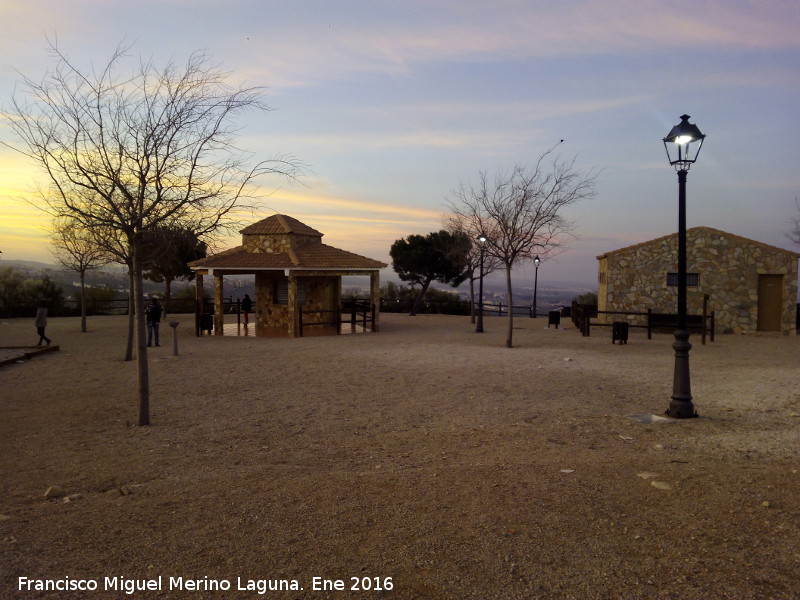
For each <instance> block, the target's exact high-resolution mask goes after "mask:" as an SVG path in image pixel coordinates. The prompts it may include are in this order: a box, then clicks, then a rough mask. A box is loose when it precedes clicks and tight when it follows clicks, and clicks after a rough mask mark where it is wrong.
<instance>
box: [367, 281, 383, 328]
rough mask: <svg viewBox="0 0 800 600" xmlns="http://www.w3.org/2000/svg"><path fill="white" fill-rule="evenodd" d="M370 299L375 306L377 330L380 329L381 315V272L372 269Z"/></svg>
mask: <svg viewBox="0 0 800 600" xmlns="http://www.w3.org/2000/svg"><path fill="white" fill-rule="evenodd" d="M369 301H370V302H371V303H372V305H373V306H374V307H375V331H380V316H381V273H380V271H372V273H370V275H369Z"/></svg>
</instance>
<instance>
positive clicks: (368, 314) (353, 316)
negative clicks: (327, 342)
mask: <svg viewBox="0 0 800 600" xmlns="http://www.w3.org/2000/svg"><path fill="white" fill-rule="evenodd" d="M312 315H314V316H316V319H314V320H308V317H310V316H312ZM325 315H332V318H331V319H330V320H327V321H324V320H320V319H323V318H325ZM342 315H347V319H342ZM299 321H300V323H299V333H300V337H303V329H304V328H306V327H314V326H321V325H335V326H336V333H341V332H342V325H343V324H345V323H347V322H349V323H350V332H351V333H356V330H357V327H356V325H357V324H360V325H361V328H362V331H363V332H364V333H366V332H368V331H375V305H374V304H370V303H369V301H367V300H349V301H345V302H343V303H342V306H340V307H339V308H338V309H333V310H314V309H309V310H302V309H301V310H300V319H299ZM367 325H369V327H367Z"/></svg>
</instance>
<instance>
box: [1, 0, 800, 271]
mask: <svg viewBox="0 0 800 600" xmlns="http://www.w3.org/2000/svg"><path fill="white" fill-rule="evenodd" d="M0 30H2V35H0V105H2V106H4V107H8V105H9V103H10V99H11V97H12V94H14V93H15V92H14V90H15V86H16V88H17V92H16V93H17V94H19V93H20V91H21V90H20V88H19V80H20V73H22V74H24V75H26V76H28V77H30V78H32V79H41V77H42V76H43V75H44V73H45V72H46V70H47V68H48V67H49V66H52V65H53V64H54V63H53V59H52V57H51V55H50V54H49V52H48V47H47V46H48V41H47V40H48V39H50V40H54V41H55V40H57V44H58V47H59V48H60V49H61V50H62V51H63V52H64V53H65V54H66V55H67V56H69V57H70V59H71V60H73V61H74V62H75V63H77V64H79V65H81V66H88V65H89V64H90V63H93V64H94V65H95V66H102V65H104V63H105V62H106V61H107V59H108V57H109V56H110V55H111V53H112V52H113V51H114V49H115V48H116V46H117V45H118V44H119V43H120V42H122V41H123V40H126V41H127V42H133V43H134V46H133V49H132V54H133V56H132V57H131V60H129V61H127V62H126V63H125V65H126V67H129V68H130V69H131V70H133V69H134V68H135V66H136V65H137V64H138V58H139V56H140V55H141V56H144V57H146V58H152V59H153V60H154V62H155V63H156V64H158V65H163V64H164V63H165V62H166V61H168V60H170V59H175V60H176V61H177V62H179V63H182V62H184V61H185V59H186V58H187V57H188V56H189V54H190V53H191V52H192V51H194V50H199V49H205V50H207V52H208V53H209V54H210V55H211V56H212V57H213V59H214V61H215V62H216V63H218V64H219V65H220V66H221V67H222V68H223V69H225V70H227V71H230V72H231V82H232V83H234V84H236V85H238V84H244V85H247V86H263V87H264V88H265V100H266V102H267V104H269V106H270V107H271V108H272V109H274V110H272V111H270V112H266V113H252V114H251V115H250V116H249V117H248V120H247V121H245V122H243V130H242V134H241V137H240V139H239V145H240V146H241V147H243V148H245V149H247V150H249V151H252V152H253V153H254V156H255V157H257V158H259V159H262V158H268V157H271V156H274V155H278V154H290V155H293V156H295V157H297V158H298V159H299V160H301V161H302V162H304V163H305V164H307V165H308V174H307V175H306V176H305V177H303V178H302V180H301V181H300V182H298V183H295V184H285V185H283V186H282V187H281V188H280V189H274V188H273V187H272V184H271V183H269V182H265V186H264V189H263V192H264V196H263V199H262V200H261V202H260V210H259V213H258V215H257V217H256V218H263V217H266V216H269V215H270V214H272V213H274V212H281V213H285V214H289V215H291V216H294V217H296V218H298V219H300V220H301V221H303V222H305V223H306V224H308V225H310V226H312V227H314V228H316V229H318V230H320V231H322V232H323V233H324V234H325V237H324V238H323V241H324V242H326V243H328V244H330V245H333V246H337V247H340V248H344V249H346V250H350V251H353V252H358V253H360V254H364V255H366V256H369V257H371V258H376V259H379V260H383V261H385V262H390V259H389V247H390V246H391V244H392V242H394V241H395V240H396V239H398V238H401V237H404V236H407V235H409V234H411V233H422V234H424V233H428V232H430V231H434V230H437V229H439V228H440V227H441V223H442V220H441V215H442V213H443V212H444V210H445V204H446V199H447V198H448V197H449V196H450V195H451V193H452V192H453V190H454V189H455V188H456V187H458V185H459V184H460V183H461V182H470V181H474V180H476V178H477V176H478V174H479V172H480V171H481V170H485V171H487V172H489V173H494V172H495V171H497V170H498V169H508V168H510V167H512V166H514V165H515V164H531V163H532V162H533V161H535V159H536V157H537V156H538V155H539V154H540V153H541V152H543V151H544V150H546V149H547V148H549V147H551V146H553V145H554V144H556V143H558V142H559V140H561V139H564V140H565V141H564V143H563V144H561V145H559V147H558V153H559V154H560V156H561V157H562V158H566V159H571V158H572V157H576V165H577V166H578V168H580V169H581V170H589V169H592V168H594V169H598V170H601V174H600V177H599V179H598V184H597V188H596V191H597V195H596V197H595V198H594V199H591V200H588V201H586V202H583V203H581V204H579V205H576V206H574V207H572V208H571V209H570V210H569V212H568V216H569V217H570V218H572V219H573V220H574V221H575V224H576V226H575V234H576V236H577V237H576V239H574V240H572V241H571V242H570V243H569V244H568V247H567V250H566V251H565V252H563V253H562V254H561V255H560V256H558V257H555V258H553V259H551V260H548V261H545V262H544V263H543V264H542V266H541V267H540V269H539V283H540V285H543V284H546V283H555V282H563V281H570V282H585V283H587V284H589V285H591V284H593V283H594V282H595V280H596V272H597V261H596V259H595V257H596V256H597V255H598V254H600V253H602V252H605V251H609V250H614V249H617V248H620V247H623V246H627V245H630V244H634V243H638V242H641V241H645V240H648V239H651V238H654V237H657V236H661V235H665V234H669V233H672V232H674V231H676V230H677V193H678V182H677V176H676V174H675V172H674V170H673V169H672V168H671V167H670V166H669V164H668V162H667V157H666V153H665V152H664V147H663V144H662V141H661V140H662V138H663V137H664V136H665V135H666V134H667V133H668V132H669V130H670V128H671V127H672V126H673V125H675V124H677V123H678V122H679V121H680V118H679V117H680V115H682V114H683V113H688V114H689V115H691V116H692V122H694V123H696V124H697V125H698V126H699V127H700V129H701V130H702V131H703V132H704V133H705V134H706V135H707V136H708V137H707V139H706V143H705V145H704V147H703V150H702V153H701V155H700V160H699V161H698V163H697V164H696V165H695V166H694V167H693V168H692V170H691V172H690V173H689V178H688V195H687V196H688V225H689V226H690V227H691V226H696V225H706V226H709V227H715V228H718V229H723V230H725V231H729V232H731V233H735V234H737V235H742V236H745V237H749V238H752V239H755V240H759V241H761V242H765V243H769V244H773V245H776V246H780V247H783V248H792V249H795V250H800V248H797V247H793V246H792V244H791V241H790V240H789V239H788V238H787V237H786V232H787V231H788V230H789V228H790V225H791V221H792V219H794V218H796V217H797V216H798V208H797V205H796V203H795V199H796V197H798V196H800V116H799V111H798V107H800V33H799V32H800V4H798V3H797V1H796V0H786V1H765V0H762V1H741V0H709V1H704V2H697V1H694V2H688V1H674V2H673V1H666V0H604V1H603V2H599V1H578V0H576V1H563V2H554V1H552V0H549V1H547V2H543V1H538V0H524V1H523V0H497V1H475V0H453V1H449V0H424V1H423V0H360V1H339V0H317V1H309V0H230V1H226V0H214V1H206V0H158V1H149V0H139V1H138V2H121V1H116V0H85V1H75V0H20V1H15V0H0ZM0 142H4V143H7V144H11V145H13V144H15V143H16V140H15V139H14V137H13V136H12V134H11V131H10V130H9V129H8V127H7V124H6V123H4V122H2V121H0ZM37 180H38V181H40V182H42V183H46V182H45V180H44V179H43V178H42V175H41V174H40V173H38V172H37V171H36V169H35V167H34V166H33V165H32V164H31V163H30V162H28V161H27V159H25V158H24V157H22V156H21V155H19V154H18V153H15V152H14V151H13V150H11V149H9V148H7V147H0V250H2V255H0V256H2V260H4V261H5V260H9V259H27V260H39V261H45V262H51V257H50V254H49V250H48V241H47V236H46V233H45V231H44V226H45V225H47V222H48V218H47V217H46V215H44V213H42V212H40V211H38V210H37V209H36V208H35V207H34V206H32V205H31V204H30V203H29V202H26V201H25V200H24V199H25V198H28V200H30V201H33V202H34V203H35V196H33V195H32V194H31V192H32V190H33V189H34V188H35V184H36V181H37ZM237 243H238V239H237V238H232V239H231V240H230V244H229V245H231V246H232V245H236V244H237ZM0 264H2V263H0ZM532 274H533V267H532V266H526V267H524V268H520V269H519V270H518V272H517V275H516V278H517V281H515V284H517V285H526V280H527V279H530V278H532Z"/></svg>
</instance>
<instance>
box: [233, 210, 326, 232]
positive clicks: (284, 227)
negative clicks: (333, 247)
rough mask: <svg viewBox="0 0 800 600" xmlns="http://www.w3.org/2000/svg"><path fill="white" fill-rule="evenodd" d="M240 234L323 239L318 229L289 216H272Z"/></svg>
mask: <svg viewBox="0 0 800 600" xmlns="http://www.w3.org/2000/svg"><path fill="white" fill-rule="evenodd" d="M239 233H241V234H243V235H287V234H290V233H295V234H300V235H313V236H316V237H322V235H323V234H322V233H320V232H319V231H317V230H316V229H314V228H312V227H309V226H308V225H306V224H305V223H301V222H300V221H298V220H297V219H295V218H294V217H290V216H288V215H272V216H271V217H267V218H266V219H262V220H260V221H257V222H256V223H253V224H252V225H248V226H247V227H245V228H244V229H242V230H241V231H240V232H239Z"/></svg>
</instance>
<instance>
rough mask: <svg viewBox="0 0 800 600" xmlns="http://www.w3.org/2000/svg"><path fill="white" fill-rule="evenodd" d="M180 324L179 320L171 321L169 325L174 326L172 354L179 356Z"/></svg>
mask: <svg viewBox="0 0 800 600" xmlns="http://www.w3.org/2000/svg"><path fill="white" fill-rule="evenodd" d="M178 325H180V322H179V321H170V322H169V326H170V327H172V356H178Z"/></svg>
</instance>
